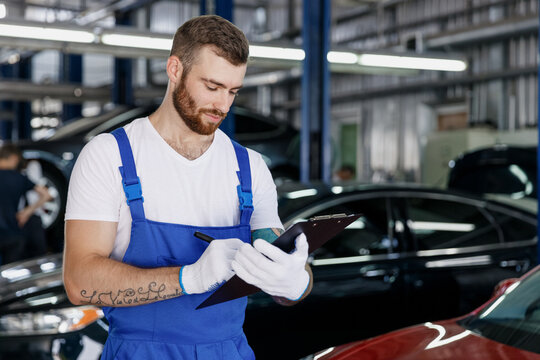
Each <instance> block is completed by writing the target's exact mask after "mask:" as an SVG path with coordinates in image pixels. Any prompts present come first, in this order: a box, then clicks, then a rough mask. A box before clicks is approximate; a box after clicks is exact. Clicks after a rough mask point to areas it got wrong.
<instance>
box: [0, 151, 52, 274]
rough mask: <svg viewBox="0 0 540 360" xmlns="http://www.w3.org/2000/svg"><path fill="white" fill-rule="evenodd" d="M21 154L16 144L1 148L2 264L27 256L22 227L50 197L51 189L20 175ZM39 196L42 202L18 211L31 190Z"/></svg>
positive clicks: (0, 218)
mask: <svg viewBox="0 0 540 360" xmlns="http://www.w3.org/2000/svg"><path fill="white" fill-rule="evenodd" d="M21 160H22V156H21V152H20V150H19V149H18V148H17V146H15V145H13V144H4V145H2V146H1V147H0V256H1V260H0V261H1V263H2V264H6V263H9V262H13V261H17V260H21V259H22V258H23V257H24V252H23V251H24V247H25V237H24V235H23V231H22V227H23V226H24V225H25V224H26V223H27V222H28V219H30V217H31V216H32V214H34V212H35V211H36V209H38V208H39V207H41V206H42V205H43V204H45V203H46V202H47V201H48V200H49V199H50V195H49V192H48V191H47V188H45V187H44V186H40V185H36V184H34V183H33V182H31V181H30V180H29V179H28V178H27V177H26V176H24V175H22V174H21V173H20V172H19V166H20V163H21ZM32 189H33V190H34V191H36V193H37V194H38V195H39V198H38V200H37V201H36V202H35V203H33V204H30V205H28V206H25V207H24V208H23V209H21V210H18V208H19V203H20V201H21V198H22V197H23V196H24V195H25V194H26V192H27V191H29V190H32Z"/></svg>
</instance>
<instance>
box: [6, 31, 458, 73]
mask: <svg viewBox="0 0 540 360" xmlns="http://www.w3.org/2000/svg"><path fill="white" fill-rule="evenodd" d="M111 31H112V30H109V29H106V30H105V31H104V32H103V33H102V34H101V36H96V35H95V34H94V32H93V30H92V29H87V30H70V29H62V28H55V27H50V26H42V25H26V24H25V25H20V24H5V23H4V24H2V23H0V36H1V37H14V38H27V39H38V40H52V41H61V42H75V43H94V42H95V43H101V44H105V45H109V46H119V47H127V48H139V49H151V50H163V51H168V50H170V48H171V46H172V39H170V37H165V36H159V35H157V36H147V35H134V34H120V33H112V32H111ZM249 52H250V57H252V58H264V59H276V60H291V61H302V60H304V58H305V53H304V50H302V49H295V48H285V47H277V46H260V45H250V47H249ZM327 60H328V62H330V63H334V64H346V65H353V66H354V65H355V64H358V65H361V66H374V67H386V68H399V69H417V70H437V71H464V70H465V69H467V63H466V62H465V61H462V60H455V59H442V58H427V57H417V56H396V55H381V54H360V55H358V54H355V53H353V52H344V51H329V52H328V54H327Z"/></svg>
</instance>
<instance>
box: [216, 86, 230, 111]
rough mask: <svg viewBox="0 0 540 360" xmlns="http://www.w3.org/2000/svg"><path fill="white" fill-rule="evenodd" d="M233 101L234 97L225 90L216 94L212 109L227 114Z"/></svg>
mask: <svg viewBox="0 0 540 360" xmlns="http://www.w3.org/2000/svg"><path fill="white" fill-rule="evenodd" d="M233 101H234V95H232V94H230V93H229V91H227V90H226V89H222V91H219V92H218V95H216V98H215V100H214V108H215V109H217V110H219V111H221V112H223V113H228V112H229V109H230V107H231V105H232V103H233Z"/></svg>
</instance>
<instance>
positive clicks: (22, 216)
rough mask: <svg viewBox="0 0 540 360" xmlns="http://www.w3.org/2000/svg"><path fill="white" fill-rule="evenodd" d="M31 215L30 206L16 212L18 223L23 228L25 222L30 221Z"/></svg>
mask: <svg viewBox="0 0 540 360" xmlns="http://www.w3.org/2000/svg"><path fill="white" fill-rule="evenodd" d="M30 216H32V210H30V209H28V208H24V209H22V210H21V211H19V212H18V213H17V214H15V217H16V218H17V223H18V224H19V227H20V228H22V227H23V226H24V224H26V223H27V222H28V219H30Z"/></svg>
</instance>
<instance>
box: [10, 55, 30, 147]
mask: <svg viewBox="0 0 540 360" xmlns="http://www.w3.org/2000/svg"><path fill="white" fill-rule="evenodd" d="M14 66H15V69H16V70H15V71H16V76H17V78H19V79H21V80H27V81H31V79H32V58H31V57H25V58H23V59H21V60H20V61H19V62H18V63H17V64H15V65H14ZM14 112H15V117H16V123H15V124H14V129H13V140H19V139H30V138H31V137H32V127H31V126H30V121H31V120H32V106H31V104H30V102H29V101H16V102H15V106H14Z"/></svg>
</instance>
